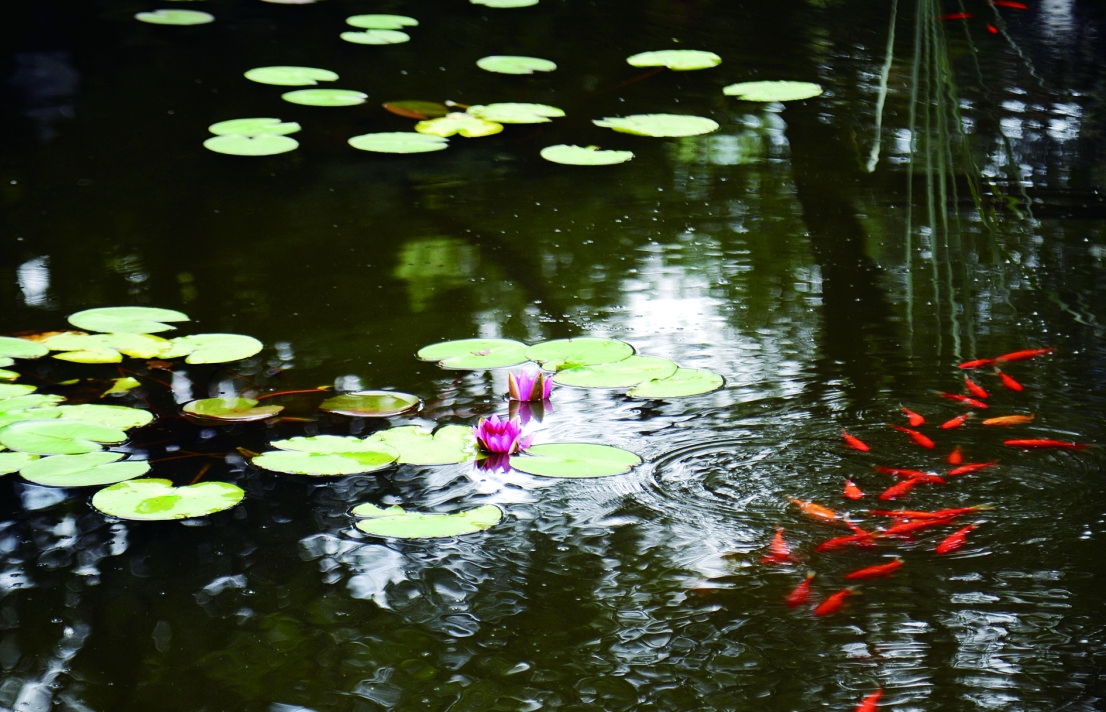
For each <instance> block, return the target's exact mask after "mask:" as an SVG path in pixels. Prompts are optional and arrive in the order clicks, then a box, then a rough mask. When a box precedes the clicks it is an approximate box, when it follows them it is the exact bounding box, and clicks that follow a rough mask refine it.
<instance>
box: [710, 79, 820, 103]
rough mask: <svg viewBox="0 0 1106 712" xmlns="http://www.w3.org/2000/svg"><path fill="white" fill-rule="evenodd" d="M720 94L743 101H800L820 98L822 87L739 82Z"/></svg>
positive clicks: (771, 82)
mask: <svg viewBox="0 0 1106 712" xmlns="http://www.w3.org/2000/svg"><path fill="white" fill-rule="evenodd" d="M722 93H723V94H725V95H726V96H736V97H737V98H738V99H744V100H745V101H762V102H768V101H801V100H802V99H813V98H814V97H816V96H820V95H821V94H822V87H821V85H819V84H814V83H813V82H792V81H767V82H740V83H738V84H730V85H729V86H727V87H725V88H723V89H722Z"/></svg>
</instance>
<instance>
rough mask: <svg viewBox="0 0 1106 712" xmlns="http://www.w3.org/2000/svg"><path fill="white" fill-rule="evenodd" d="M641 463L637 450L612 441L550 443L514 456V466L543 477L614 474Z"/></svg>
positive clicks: (512, 460) (512, 461)
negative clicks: (616, 444)
mask: <svg viewBox="0 0 1106 712" xmlns="http://www.w3.org/2000/svg"><path fill="white" fill-rule="evenodd" d="M640 464H641V458H640V457H638V456H637V455H635V454H634V453H632V452H630V451H628V450H623V449H621V448H617V447H611V446H610V445H593V444H590V443H547V444H545V445H533V446H531V447H530V449H529V450H527V451H526V454H525V455H515V456H513V457H511V467H513V468H514V469H516V470H518V471H520V472H528V473H530V474H531V475H540V476H542V477H610V476H611V475H621V474H623V473H625V472H629V471H630V470H631V469H632V468H634V467H636V466H637V465H640Z"/></svg>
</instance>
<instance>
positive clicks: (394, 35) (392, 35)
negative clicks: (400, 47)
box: [339, 30, 411, 45]
mask: <svg viewBox="0 0 1106 712" xmlns="http://www.w3.org/2000/svg"><path fill="white" fill-rule="evenodd" d="M339 36H340V37H341V38H342V39H344V40H345V41H346V42H352V43H353V44H362V45H391V44H402V43H404V42H407V41H409V40H410V39H411V35H409V34H407V33H406V32H400V31H399V30H365V31H364V32H343V33H342V34H341V35H339Z"/></svg>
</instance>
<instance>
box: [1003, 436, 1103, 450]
mask: <svg viewBox="0 0 1106 712" xmlns="http://www.w3.org/2000/svg"><path fill="white" fill-rule="evenodd" d="M1002 444H1003V445H1009V446H1010V447H1020V448H1026V449H1034V448H1043V447H1056V448H1064V449H1067V450H1085V449H1086V448H1089V447H1090V445H1088V444H1086V443H1070V442H1066V441H1064V440H1048V439H1036V440H1034V439H1030V440H1004V441H1003V442H1002Z"/></svg>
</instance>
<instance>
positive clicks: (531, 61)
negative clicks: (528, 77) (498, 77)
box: [476, 55, 557, 74]
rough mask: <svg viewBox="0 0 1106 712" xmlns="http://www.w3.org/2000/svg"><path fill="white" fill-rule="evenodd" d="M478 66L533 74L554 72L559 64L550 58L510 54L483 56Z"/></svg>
mask: <svg viewBox="0 0 1106 712" xmlns="http://www.w3.org/2000/svg"><path fill="white" fill-rule="evenodd" d="M476 66H477V67H480V68H481V69H483V70H485V71H488V72H495V73H497V74H533V73H534V72H552V71H553V70H554V69H556V68H557V65H556V64H555V63H553V62H550V61H549V60H548V59H540V58H538V57H517V56H510V55H491V56H489V57H481V58H480V59H478V60H476Z"/></svg>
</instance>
